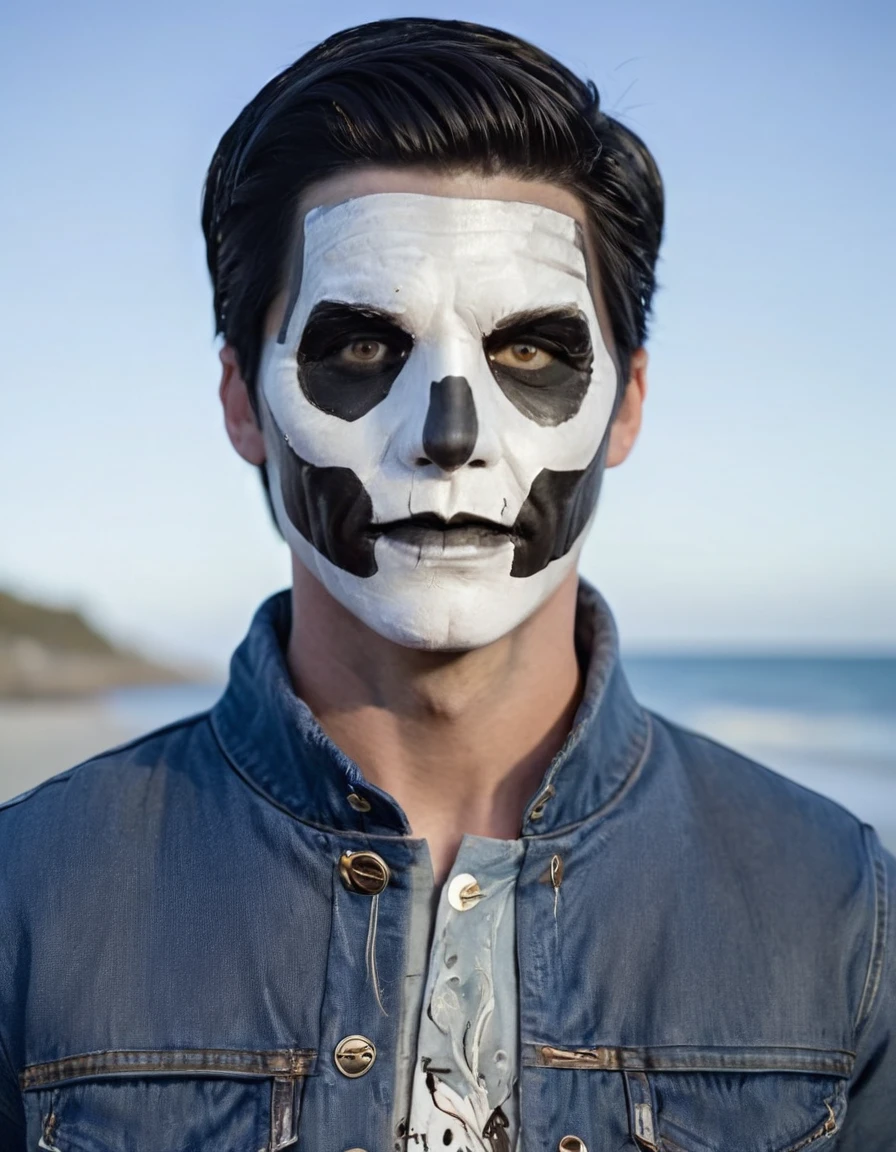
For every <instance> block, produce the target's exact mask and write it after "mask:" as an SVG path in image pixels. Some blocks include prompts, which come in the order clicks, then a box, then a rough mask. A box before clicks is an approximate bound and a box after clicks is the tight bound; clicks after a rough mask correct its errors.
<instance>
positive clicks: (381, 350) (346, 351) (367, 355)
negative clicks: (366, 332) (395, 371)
mask: <svg viewBox="0 0 896 1152" xmlns="http://www.w3.org/2000/svg"><path fill="white" fill-rule="evenodd" d="M391 354H392V349H390V348H389V346H388V344H385V343H384V342H383V341H382V340H373V339H370V338H364V339H361V340H354V341H352V343H351V344H346V345H345V347H344V348H340V350H339V352H338V353H337V354H336V359H337V360H338V361H339V362H340V363H342V364H346V365H349V366H352V367H368V366H370V367H373V366H376V365H379V364H382V363H383V362H384V361H385V360H386V359H388V358H389V357H390V355H391Z"/></svg>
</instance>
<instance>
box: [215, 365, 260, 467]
mask: <svg viewBox="0 0 896 1152" xmlns="http://www.w3.org/2000/svg"><path fill="white" fill-rule="evenodd" d="M219 356H220V359H221V386H220V388H219V389H218V395H219V396H220V397H221V405H222V407H223V408H224V426H225V427H226V429H227V435H228V436H229V437H230V443H231V444H232V445H233V446H234V448H236V450H237V452H239V454H240V456H242V458H243V459H244V460H248V461H249V463H250V464H264V462H265V459H266V456H267V453H266V452H265V447H264V437H263V436H262V433H261V429H260V428H259V426H258V421H257V419H256V418H255V411H254V409H253V407H252V402H251V400H250V399H249V388H248V385H247V384H246V381H245V380H244V379H243V374H242V371H241V370H240V365H239V360H238V359H237V355H236V350H235V349H234V348H233V347H232V346H231V345H230V344H225V345H224V347H223V348H222V349H221V351H220V353H219Z"/></svg>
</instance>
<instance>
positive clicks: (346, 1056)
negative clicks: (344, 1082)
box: [333, 1036, 376, 1080]
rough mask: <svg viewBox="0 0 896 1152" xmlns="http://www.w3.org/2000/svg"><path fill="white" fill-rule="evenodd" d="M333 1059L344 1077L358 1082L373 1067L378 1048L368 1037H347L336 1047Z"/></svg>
mask: <svg viewBox="0 0 896 1152" xmlns="http://www.w3.org/2000/svg"><path fill="white" fill-rule="evenodd" d="M333 1059H334V1060H335V1061H336V1067H337V1068H338V1069H339V1071H340V1072H341V1073H342V1075H343V1076H348V1078H349V1080H356V1079H357V1078H358V1077H359V1076H363V1075H364V1074H365V1073H366V1072H369V1071H370V1069H371V1068H372V1067H373V1062H374V1060H376V1048H375V1047H374V1044H373V1041H372V1040H368V1039H367V1037H366V1036H345V1037H344V1038H343V1039H342V1040H340V1041H339V1043H338V1044H337V1045H336V1051H335V1052H334V1053H333Z"/></svg>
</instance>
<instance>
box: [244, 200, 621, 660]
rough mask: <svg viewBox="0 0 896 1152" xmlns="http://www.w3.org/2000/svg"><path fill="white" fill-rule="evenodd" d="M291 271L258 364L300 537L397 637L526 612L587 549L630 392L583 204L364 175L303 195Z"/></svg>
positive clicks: (288, 525)
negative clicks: (595, 294)
mask: <svg viewBox="0 0 896 1152" xmlns="http://www.w3.org/2000/svg"><path fill="white" fill-rule="evenodd" d="M299 275H300V277H301V278H300V279H299ZM295 279H296V281H297V284H294V285H293V291H291V292H290V294H289V295H290V299H291V300H293V301H294V304H293V305H292V307H291V310H290V312H289V313H288V315H287V316H286V317H285V318H284V323H283V327H282V329H281V332H280V334H279V335H278V336H276V337H275V336H271V337H270V338H269V339H268V340H267V341H266V343H265V346H264V349H263V354H262V360H261V366H260V372H259V391H260V396H261V399H262V403H261V412H262V424H263V428H264V433H265V441H266V444H267V448H268V465H267V466H268V469H269V480H270V490H271V498H272V501H273V504H274V509H275V513H276V516H277V520H278V523H279V525H280V528H281V530H282V532H283V534H284V536H285V537H286V540H287V542H288V543H289V545H290V547H291V548H292V549H293V551H294V552H295V553H296V554H297V555H298V557H299V559H300V560H301V561H302V562H303V563H304V564H305V565H306V567H307V568H309V569H310V570H311V571H312V572H313V573H314V574H315V575H316V576H317V577H318V579H319V580H320V581H321V582H322V583H323V584H324V586H325V587H326V588H327V589H328V590H329V592H330V593H331V594H332V595H333V596H334V597H335V598H336V599H337V600H338V601H339V602H340V603H342V604H343V605H344V606H345V607H346V608H347V609H348V610H349V611H350V612H352V613H353V614H354V615H355V616H357V617H358V618H359V619H361V620H362V621H364V623H366V624H367V625H369V626H370V627H371V628H373V629H374V630H375V631H377V632H379V633H380V634H381V635H383V636H386V637H387V638H389V639H391V640H394V641H397V642H398V643H400V644H404V645H407V646H410V647H417V648H429V649H446V650H449V649H468V648H474V647H479V646H481V645H484V644H487V643H490V642H491V641H493V640H496V639H497V638H498V637H500V636H502V635H504V634H506V633H508V632H510V631H511V630H512V629H513V628H515V627H516V626H517V625H519V624H520V623H521V622H522V621H523V620H525V619H526V618H527V617H528V616H529V615H531V613H532V612H534V611H535V609H536V608H538V607H539V605H541V604H542V603H544V601H545V600H547V599H548V597H549V596H550V595H551V593H552V592H554V590H555V589H556V588H557V587H558V585H559V584H560V582H561V581H562V580H563V579H564V577H565V576H566V575H567V574H568V573H569V572H570V571H571V569H572V568H573V567H574V566H575V564H576V562H577V560H578V555H579V552H580V550H581V545H582V542H583V538H584V535H585V531H586V529H587V527H588V524H589V523H590V520H591V517H592V514H593V512H594V509H595V506H596V502H597V496H598V491H599V487H600V480H601V475H602V472H603V463H604V456H605V452H606V441H607V435H606V433H607V428H608V424H609V421H610V418H611V415H612V412H613V407H614V400H615V397H616V389H617V372H616V366H615V363H614V360H613V358H612V357H611V355H610V352H609V351H608V349H607V346H606V344H605V342H604V340H603V337H602V335H601V330H600V325H599V323H598V319H597V315H596V312H595V307H594V302H593V300H592V296H591V292H590V289H589V281H588V274H587V267H586V258H585V252H584V247H583V242H582V237H581V232H580V229H579V225H578V224H577V222H576V221H575V220H574V219H573V218H572V217H570V216H566V215H564V214H562V213H559V212H556V211H554V210H552V209H549V208H544V207H541V206H540V205H535V204H527V203H511V202H507V201H502V200H466V199H460V198H451V197H439V196H428V195H418V194H411V193H395V192H389V193H377V194H373V195H367V196H361V197H358V198H357V199H355V200H348V201H346V202H344V203H342V204H338V205H336V206H335V207H326V208H317V209H313V210H312V211H311V212H309V213H308V214H307V216H306V217H305V224H304V245H303V255H302V268H301V269H300V270H299V269H296V274H295Z"/></svg>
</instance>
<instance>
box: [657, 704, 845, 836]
mask: <svg viewBox="0 0 896 1152" xmlns="http://www.w3.org/2000/svg"><path fill="white" fill-rule="evenodd" d="M652 719H653V724H654V731H655V739H656V741H657V743H658V744H659V745H660V746H661V747H662V746H665V749H666V750H667V752H671V753H672V755H673V758H674V760H675V761H676V762H677V764H678V766H679V769H680V772H681V774H682V777H683V781H684V784H685V786H686V788H687V790H688V794H689V796H690V797H691V799H692V801H693V803H694V804H697V805H699V806H700V807H703V808H707V809H709V810H710V811H711V816H712V820H713V823H714V825H715V826H716V827H720V828H721V829H727V830H733V829H732V827H731V826H732V825H735V826H736V828H737V833H738V839H740V838H742V837H744V836H747V837H749V835H750V832H751V829H753V830H755V832H756V834H761V836H762V837H763V839H764V840H765V841H766V842H768V840H769V839H771V838H778V837H787V838H788V839H790V840H793V839H794V838H795V839H796V842H797V843H799V844H800V845H801V846H802V848H803V849H809V848H810V847H811V845H812V844H813V843H816V844H817V845H818V846H819V847H821V846H823V845H826V846H827V847H828V848H836V847H837V846H838V845H839V846H840V847H841V848H843V847H846V846H847V845H849V846H851V847H853V848H855V847H857V846H858V845H860V844H862V843H863V842H864V832H863V828H864V825H863V823H862V821H861V820H860V819H859V818H858V817H857V816H855V815H853V813H852V812H850V811H848V809H846V808H844V807H843V805H842V804H838V803H837V802H836V801H835V800H831V799H830V798H829V797H827V796H822V795H821V794H820V793H818V792H814V791H813V790H812V789H811V788H807V787H805V786H804V785H802V784H798V783H797V782H796V781H795V780H791V779H789V778H788V777H787V776H784V775H782V774H781V773H780V772H777V771H775V770H774V769H772V768H769V767H767V766H766V765H764V764H760V763H759V762H758V761H756V760H753V759H751V758H750V757H748V756H745V755H744V754H742V753H740V752H737V751H735V750H734V749H733V748H729V747H727V746H726V745H724V744H721V743H719V742H718V741H716V740H713V739H712V738H710V737H708V736H704V735H702V734H700V733H697V732H693V731H691V730H689V729H687V728H683V727H681V726H680V725H677V724H674V723H671V722H670V721H668V720H665V719H663V718H662V717H659V716H653V717H652ZM862 851H863V855H864V850H862Z"/></svg>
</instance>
